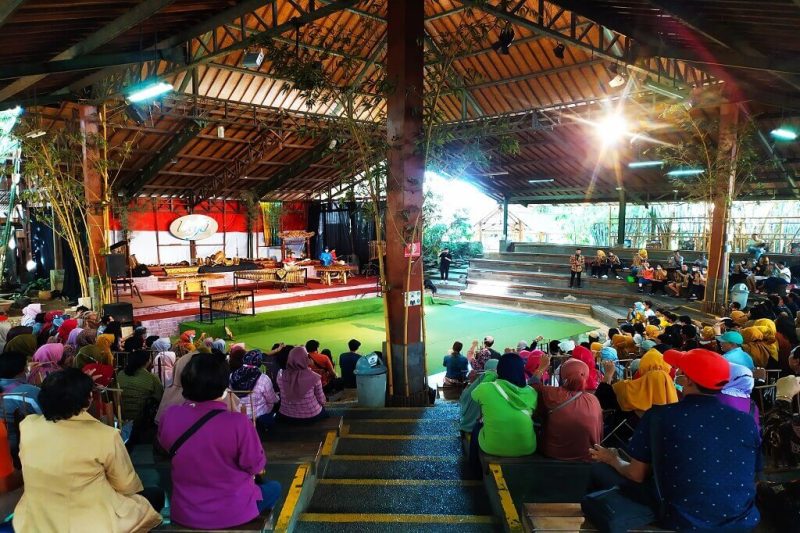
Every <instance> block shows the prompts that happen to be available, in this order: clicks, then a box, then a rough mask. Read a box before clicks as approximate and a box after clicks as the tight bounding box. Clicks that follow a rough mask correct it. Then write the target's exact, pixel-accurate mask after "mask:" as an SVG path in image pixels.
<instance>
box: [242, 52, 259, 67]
mask: <svg viewBox="0 0 800 533" xmlns="http://www.w3.org/2000/svg"><path fill="white" fill-rule="evenodd" d="M263 62H264V50H261V49H259V50H258V51H257V52H255V51H250V52H247V53H245V54H244V58H242V66H243V67H244V68H253V69H257V68H258V67H260V66H261V63H263Z"/></svg>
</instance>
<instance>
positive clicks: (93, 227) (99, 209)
mask: <svg viewBox="0 0 800 533" xmlns="http://www.w3.org/2000/svg"><path fill="white" fill-rule="evenodd" d="M79 116H80V122H81V133H82V134H83V136H84V142H83V188H84V195H85V197H86V206H87V210H86V213H87V214H86V241H87V244H88V246H89V249H88V253H89V274H90V275H92V276H105V270H106V269H105V260H104V258H103V255H102V252H103V251H104V249H105V248H106V246H107V244H106V228H105V223H104V216H103V205H102V200H103V193H104V190H103V176H102V174H101V173H100V170H99V169H98V165H97V162H98V161H99V160H100V159H101V158H102V157H101V154H100V147H99V146H98V142H97V141H98V136H99V131H100V130H99V128H100V118H99V116H98V114H97V107H95V106H91V105H81V106H79Z"/></svg>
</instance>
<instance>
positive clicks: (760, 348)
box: [740, 326, 771, 368]
mask: <svg viewBox="0 0 800 533" xmlns="http://www.w3.org/2000/svg"><path fill="white" fill-rule="evenodd" d="M740 333H741V334H742V338H743V339H744V344H742V350H744V351H745V352H747V355H749V356H750V357H752V358H753V363H755V366H757V367H762V368H763V367H766V366H767V363H768V362H769V360H770V357H771V356H770V350H769V346H768V345H767V343H766V342H764V332H763V331H762V330H761V328H758V327H756V326H751V327H749V328H744V329H742V330H741V331H740Z"/></svg>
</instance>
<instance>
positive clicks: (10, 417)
mask: <svg viewBox="0 0 800 533" xmlns="http://www.w3.org/2000/svg"><path fill="white" fill-rule="evenodd" d="M27 364H28V358H27V357H25V354H23V353H21V352H6V353H4V354H2V355H0V387H2V393H3V415H4V418H5V423H6V427H7V428H8V443H9V445H10V446H11V455H12V456H13V457H15V458H16V457H17V456H18V453H19V431H18V425H17V423H18V421H19V420H21V419H22V418H25V417H26V416H28V415H30V414H39V413H41V412H42V411H41V409H40V408H39V400H38V399H39V387H37V386H35V385H30V384H29V383H28V382H27V379H26V377H25V368H26V366H27Z"/></svg>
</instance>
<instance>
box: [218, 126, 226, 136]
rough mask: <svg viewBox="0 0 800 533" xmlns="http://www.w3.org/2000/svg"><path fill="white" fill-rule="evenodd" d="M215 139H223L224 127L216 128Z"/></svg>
mask: <svg viewBox="0 0 800 533" xmlns="http://www.w3.org/2000/svg"><path fill="white" fill-rule="evenodd" d="M217 138H218V139H224V138H225V126H217Z"/></svg>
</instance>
